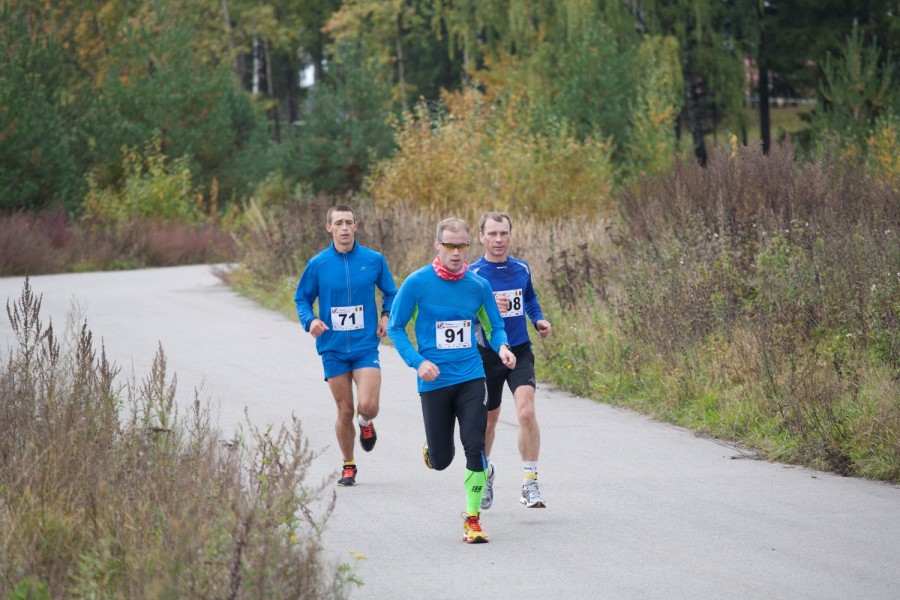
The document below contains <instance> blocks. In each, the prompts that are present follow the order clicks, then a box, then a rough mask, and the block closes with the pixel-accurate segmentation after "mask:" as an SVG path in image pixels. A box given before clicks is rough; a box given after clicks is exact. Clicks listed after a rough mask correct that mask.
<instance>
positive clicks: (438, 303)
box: [388, 218, 516, 544]
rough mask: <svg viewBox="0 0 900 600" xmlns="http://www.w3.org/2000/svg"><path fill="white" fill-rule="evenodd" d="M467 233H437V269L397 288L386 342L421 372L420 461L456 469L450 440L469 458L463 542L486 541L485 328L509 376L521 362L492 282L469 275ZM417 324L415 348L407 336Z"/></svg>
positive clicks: (455, 225) (449, 229) (462, 229)
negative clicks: (478, 338)
mask: <svg viewBox="0 0 900 600" xmlns="http://www.w3.org/2000/svg"><path fill="white" fill-rule="evenodd" d="M470 243H471V239H470V235H469V225H468V224H467V223H466V222H465V221H463V220H462V219H456V218H450V219H444V220H443V221H441V222H440V223H438V225H437V230H436V233H435V240H434V248H435V250H437V253H438V254H437V256H436V257H435V259H434V261H433V262H432V263H431V264H430V265H427V266H425V267H422V268H421V269H419V270H417V271H414V272H413V273H412V274H410V276H409V277H407V278H406V280H405V281H404V282H403V284H402V285H401V286H400V291H399V292H397V297H396V298H395V300H394V305H393V308H392V309H391V318H390V322H389V323H388V335H389V336H390V338H391V341H393V342H394V346H395V347H396V348H397V352H399V353H400V356H401V358H403V360H404V362H406V364H407V365H409V366H410V367H412V368H413V369H416V375H417V384H418V390H419V396H420V398H421V403H422V417H423V420H424V422H425V440H426V442H425V448H424V449H423V457H424V459H425V465H426V466H427V467H428V468H429V469H435V470H438V471H442V470H444V469H446V468H447V467H448V466H450V463H451V462H452V461H453V455H454V452H455V445H454V441H453V433H454V428H455V426H456V423H457V422H458V423H459V437H460V441H461V442H462V446H463V450H464V452H465V455H466V472H465V484H464V485H465V490H466V512H465V513H463V515H462V516H463V540H464V541H466V542H468V543H476V544H477V543H484V542H487V541H488V536H487V533H485V532H484V530H483V529H482V528H481V523H480V516H481V510H480V506H481V498H482V496H483V495H484V486H485V482H486V478H487V473H486V469H487V461H486V459H485V455H484V433H485V427H486V426H487V389H486V388H485V383H484V368H483V366H482V362H481V356H480V355H479V353H478V349H477V344H476V342H475V340H474V338H473V336H474V333H475V323H476V321H480V322H481V323H482V326H483V328H484V330H485V332H486V334H487V340H488V342H489V343H490V344H491V346H492V347H493V349H494V350H495V351H496V352H497V353H498V355H499V359H500V361H501V362H502V363H503V364H504V365H506V366H507V367H508V368H510V369H512V368H514V367H515V366H516V357H515V355H514V354H513V353H512V352H511V351H510V349H509V346H508V345H507V343H506V332H505V330H504V327H503V318H502V317H501V316H500V311H499V310H498V308H497V303H496V301H495V300H494V296H493V293H492V292H491V287H490V285H489V284H488V282H487V281H485V280H484V279H482V278H481V277H478V276H477V275H475V274H473V273H472V272H471V271H469V266H468V263H467V262H466V260H465V258H466V252H467V251H468V249H469V244H470ZM410 320H414V321H415V332H416V345H415V346H414V345H413V343H412V342H411V341H410V339H409V336H408V335H407V333H406V325H407V323H408V322H409V321H410Z"/></svg>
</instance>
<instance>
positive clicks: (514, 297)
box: [494, 290, 525, 319]
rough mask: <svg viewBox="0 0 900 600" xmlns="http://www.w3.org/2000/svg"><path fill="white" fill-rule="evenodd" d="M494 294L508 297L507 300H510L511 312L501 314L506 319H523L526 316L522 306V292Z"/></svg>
mask: <svg viewBox="0 0 900 600" xmlns="http://www.w3.org/2000/svg"><path fill="white" fill-rule="evenodd" d="M494 294H498V295H502V296H506V299H507V300H509V310H508V311H506V312H505V313H500V314H502V315H503V318H504V319H505V318H506V317H521V316H522V315H523V314H525V311H524V307H523V306H522V290H502V291H499V292H494Z"/></svg>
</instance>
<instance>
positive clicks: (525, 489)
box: [519, 480, 547, 508]
mask: <svg viewBox="0 0 900 600" xmlns="http://www.w3.org/2000/svg"><path fill="white" fill-rule="evenodd" d="M519 502H521V503H522V504H524V505H525V508H546V506H547V505H546V504H544V498H543V496H541V488H539V487H538V482H537V480H535V481H531V482H529V483H526V484H525V485H523V486H522V497H521V498H520V499H519Z"/></svg>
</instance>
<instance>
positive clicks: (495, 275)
mask: <svg viewBox="0 0 900 600" xmlns="http://www.w3.org/2000/svg"><path fill="white" fill-rule="evenodd" d="M469 270H470V271H474V272H475V273H477V274H478V275H480V276H482V277H484V278H485V279H487V280H488V283H490V284H491V289H492V290H494V291H495V292H506V295H507V296H508V297H509V298H510V299H511V300H512V307H511V308H510V310H509V311H507V313H506V314H505V315H503V323H504V325H506V336H507V337H508V338H509V345H510V346H519V345H521V344H525V343H528V342H530V341H531V338H529V337H528V321H527V320H526V315H527V317H528V319H530V320H531V322H532V323H537V322H538V321H541V320H543V319H544V313H543V311H541V305H540V304H538V300H537V292H535V291H534V286H533V285H532V283H531V269H530V268H529V267H528V263H527V262H525V261H524V260H521V259H518V258H513V257H512V256H508V257H507V258H506V260H505V261H504V262H501V263H495V262H491V261H489V260H486V259H485V258H484V256H482V257H481V258H479V259H478V260H476V261H475V262H474V263H472V264H471V265H469ZM501 314H502V313H501ZM478 334H479V335H478V337H477V339H478V344H479V345H481V346H486V345H487V344H486V343H485V342H484V336H482V335H480V332H478Z"/></svg>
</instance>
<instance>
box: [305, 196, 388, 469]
mask: <svg viewBox="0 0 900 600" xmlns="http://www.w3.org/2000/svg"><path fill="white" fill-rule="evenodd" d="M326 221H327V222H326V224H325V229H326V230H327V231H328V232H329V233H330V234H331V235H332V238H333V241H332V244H331V246H330V247H328V248H326V249H325V250H323V251H322V252H320V253H319V254H317V255H316V256H314V257H313V258H312V259H311V260H310V261H309V262H308V263H307V264H306V269H305V270H304V271H303V275H302V276H301V277H300V282H299V283H298V285H297V293H296V294H295V295H294V302H295V303H296V305H297V316H298V317H299V318H300V323H301V324H302V325H303V329H304V330H305V331H308V332H309V333H310V334H311V335H312V336H313V337H314V338H315V339H316V350H317V351H318V353H319V356H321V357H322V366H323V368H324V371H325V380H326V381H327V382H328V386H329V388H330V389H331V395H332V396H333V397H334V401H335V404H336V405H337V421H336V422H335V426H334V429H335V433H336V434H337V439H338V445H339V446H340V448H341V453H342V455H343V458H344V465H343V469H342V472H341V477H340V479H338V482H337V483H338V485H341V486H350V485H354V484H355V483H356V472H357V468H356V461H355V459H354V457H353V446H354V437H355V433H356V431H355V428H354V426H353V416H354V403H353V382H354V381H355V382H356V392H357V397H358V398H357V399H358V403H357V406H356V409H355V410H356V413H357V415H358V416H357V420H358V422H359V442H360V445H361V446H362V448H363V450H365V451H366V452H369V451H370V450H372V448H374V447H375V442H376V440H377V439H378V437H377V435H376V434H375V425H374V424H373V423H372V419H374V418H375V417H376V416H377V415H378V404H379V395H380V392H381V366H380V364H379V360H378V344H379V343H380V339H379V338H382V337H384V336H385V333H386V330H387V321H388V316H389V315H390V311H391V305H392V304H393V302H394V296H395V295H396V294H397V286H396V284H395V283H394V278H393V276H392V275H391V271H390V269H388V265H387V261H386V260H385V259H384V256H382V255H381V254H379V253H378V252H375V251H374V250H371V249H369V248H366V247H365V246H360V245H359V243H358V242H356V230H357V227H358V223H357V220H356V213H355V212H354V211H353V209H352V208H351V207H349V206H346V205H338V206H333V207H332V208H330V209H329V210H328V215H327V217H326ZM376 287H377V288H378V289H379V290H381V292H382V304H381V312H380V313H379V312H378V311H377V308H376V305H375V288H376ZM316 300H318V313H316V311H314V310H313V304H314V303H315V302H316Z"/></svg>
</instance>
